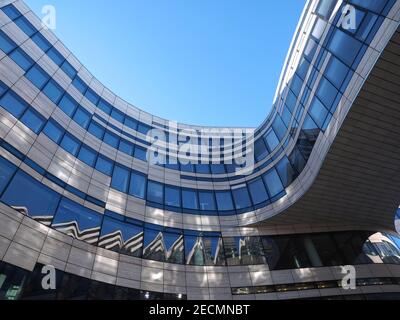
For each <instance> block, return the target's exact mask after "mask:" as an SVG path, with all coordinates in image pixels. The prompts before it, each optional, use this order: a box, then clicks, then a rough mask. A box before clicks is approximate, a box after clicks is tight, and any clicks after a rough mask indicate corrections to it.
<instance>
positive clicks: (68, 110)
mask: <svg viewBox="0 0 400 320" xmlns="http://www.w3.org/2000/svg"><path fill="white" fill-rule="evenodd" d="M58 106H59V107H60V109H61V110H62V111H64V112H65V114H67V115H68V116H70V117H72V115H73V114H74V112H75V109H76V107H77V106H78V102H76V101H75V100H74V99H73V98H72V97H71V96H70V95H69V94H67V93H66V94H64V96H63V98H62V99H61V101H60V103H59V104H58Z"/></svg>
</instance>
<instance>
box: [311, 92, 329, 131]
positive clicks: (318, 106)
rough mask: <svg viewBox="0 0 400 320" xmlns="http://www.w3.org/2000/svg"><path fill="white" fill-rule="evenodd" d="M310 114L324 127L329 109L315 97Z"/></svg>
mask: <svg viewBox="0 0 400 320" xmlns="http://www.w3.org/2000/svg"><path fill="white" fill-rule="evenodd" d="M310 115H311V117H312V118H313V120H314V121H315V123H316V124H317V125H318V127H319V128H322V126H323V124H324V122H325V119H326V117H327V115H328V110H327V109H326V108H325V107H324V105H323V104H322V103H321V102H320V101H319V100H318V99H317V98H314V100H313V102H312V104H311V106H310Z"/></svg>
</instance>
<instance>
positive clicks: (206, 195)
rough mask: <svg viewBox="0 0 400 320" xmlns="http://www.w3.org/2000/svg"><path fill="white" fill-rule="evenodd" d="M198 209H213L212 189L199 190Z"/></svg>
mask: <svg viewBox="0 0 400 320" xmlns="http://www.w3.org/2000/svg"><path fill="white" fill-rule="evenodd" d="M199 203H200V210H203V211H215V209H216V207H215V200H214V193H213V192H212V191H199Z"/></svg>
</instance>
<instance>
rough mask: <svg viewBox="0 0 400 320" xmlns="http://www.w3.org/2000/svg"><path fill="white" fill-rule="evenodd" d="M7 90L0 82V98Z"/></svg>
mask: <svg viewBox="0 0 400 320" xmlns="http://www.w3.org/2000/svg"><path fill="white" fill-rule="evenodd" d="M7 90H8V86H6V85H5V84H4V82H2V81H0V96H2V95H3V94H4V93H5V92H6V91H7Z"/></svg>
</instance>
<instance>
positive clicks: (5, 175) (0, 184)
mask: <svg viewBox="0 0 400 320" xmlns="http://www.w3.org/2000/svg"><path fill="white" fill-rule="evenodd" d="M16 170H17V167H16V166H14V165H13V164H12V163H11V162H9V161H7V160H6V159H4V158H2V157H0V193H2V192H3V191H4V188H5V187H6V185H7V184H8V182H9V181H10V179H11V177H12V176H13V174H14V173H15V171H16Z"/></svg>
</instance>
